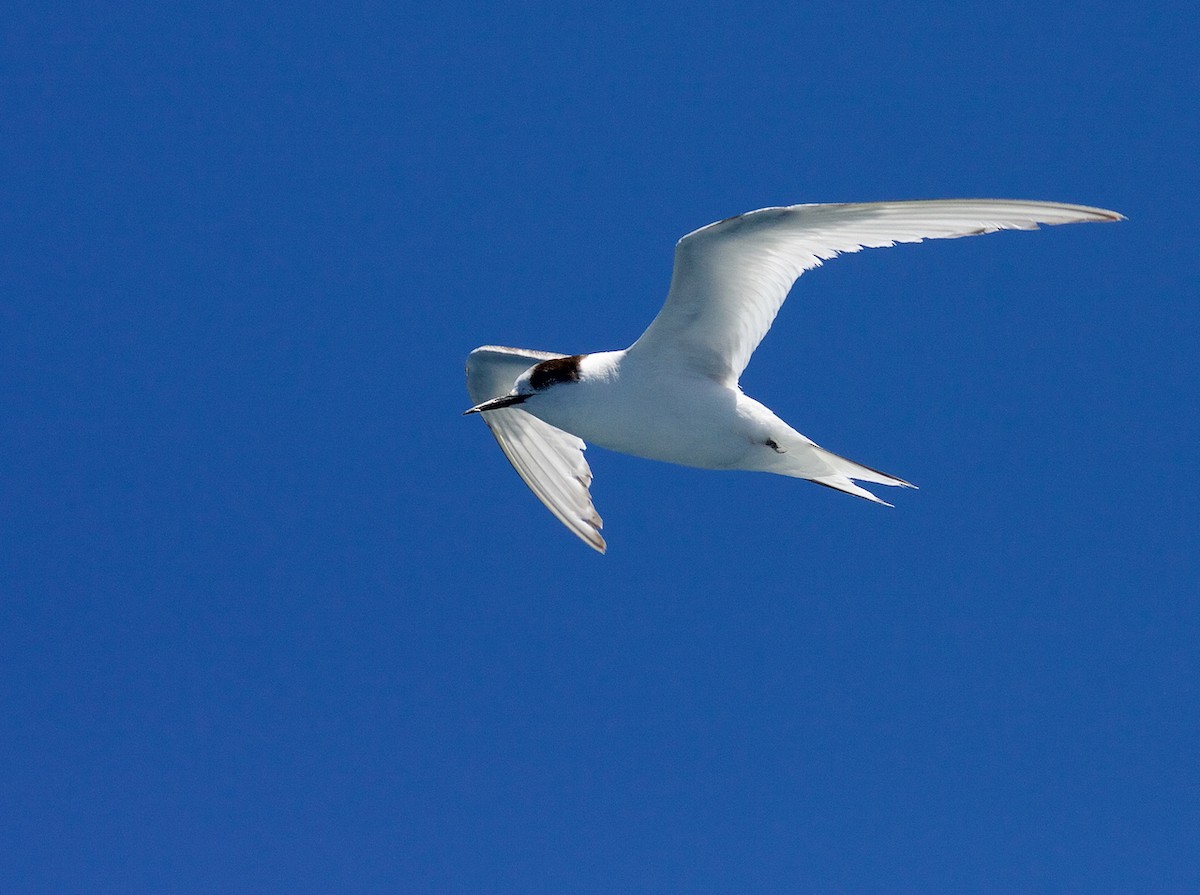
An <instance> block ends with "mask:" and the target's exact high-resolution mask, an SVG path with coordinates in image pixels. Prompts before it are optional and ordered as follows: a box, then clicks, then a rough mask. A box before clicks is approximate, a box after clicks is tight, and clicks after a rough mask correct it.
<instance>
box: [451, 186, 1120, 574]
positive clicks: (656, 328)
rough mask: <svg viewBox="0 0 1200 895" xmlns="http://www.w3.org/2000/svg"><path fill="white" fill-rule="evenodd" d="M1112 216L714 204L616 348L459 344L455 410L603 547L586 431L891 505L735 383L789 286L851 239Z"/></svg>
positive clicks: (1037, 209) (957, 203) (895, 238)
mask: <svg viewBox="0 0 1200 895" xmlns="http://www.w3.org/2000/svg"><path fill="white" fill-rule="evenodd" d="M1119 220H1123V217H1122V216H1121V215H1119V214H1117V213H1116V212H1114V211H1106V210H1105V209H1103V208H1089V207H1087V206H1083V205H1063V204H1061V203H1057V202H1027V201H1021V200H1012V199H940V200H927V201H914V202H869V203H861V204H828V205H791V206H788V207H784V208H761V209H759V210H757V211H750V212H747V213H746V214H740V215H737V216H736V217H731V218H726V219H725V220H723V221H718V222H717V223H715V224H709V225H708V226H707V227H701V228H700V229H699V230H696V231H694V232H692V233H689V234H688V235H687V236H685V237H683V238H682V239H681V240H679V242H678V243H677V244H676V246H675V268H674V271H673V272H672V275H671V287H670V290H669V291H668V292H667V300H666V302H665V303H664V304H663V307H662V310H660V311H659V312H658V316H657V317H655V318H654V320H653V322H651V324H650V326H649V328H648V329H647V330H646V331H645V332H644V333H642V335H641V338H639V339H638V340H637V341H636V342H634V343H633V345H631V346H630V347H629V348H626V349H625V350H623V351H601V352H597V353H594V354H572V355H563V354H554V353H551V352H546V351H533V350H530V349H526V348H503V347H500V346H496V345H486V346H484V347H482V348H476V349H475V350H474V351H472V352H471V354H470V355H469V356H468V358H467V392H468V393H469V394H470V397H471V400H472V401H474V402H475V406H474V407H472V408H471V409H470V410H467V411H466V413H478V414H480V415H482V416H483V418H484V421H485V422H486V423H487V424H488V427H489V428H490V429H491V431H492V434H493V435H494V436H495V437H496V441H497V442H499V444H500V448H501V450H503V451H504V454H505V456H507V457H508V459H509V461H510V462H511V463H512V465H513V467H514V468H515V469H516V470H517V472H518V473H520V475H521V478H522V479H524V480H525V484H527V485H528V486H529V488H530V490H532V491H533V493H534V494H536V495H537V496H538V499H539V500H541V501H542V503H544V504H545V505H546V507H547V508H548V509H549V510H550V512H551V513H553V514H554V515H555V516H556V517H558V519H559V520H560V521H561V522H562V523H563V524H564V525H565V526H567V528H569V529H570V530H571V531H572V532H574V533H575V534H576V535H577V536H578V537H579V538H581V539H582V540H583V541H584V542H585V543H587V544H588V545H589V546H591V547H592V548H594V549H596V550H598V551H600V552H601V553H603V552H604V551H605V543H604V538H603V537H601V535H600V528H601V520H600V516H599V515H598V514H597V513H596V509H595V507H594V506H593V505H592V499H591V494H590V491H589V486H590V485H591V481H592V472H591V469H590V468H589V467H588V464H587V461H586V460H585V459H584V457H583V451H584V449H585V447H586V445H585V442H591V443H592V444H596V445H600V446H601V447H604V448H608V449H609V450H614V451H620V452H622V453H626V454H632V455H634V456H635V457H646V458H648V459H651V460H662V461H665V462H667V463H678V464H680V465H683V466H695V467H700V468H702V469H744V470H752V471H757V472H773V473H776V474H778V475H785V476H792V477H793V478H801V479H808V480H809V481H812V482H816V483H817V484H819V485H825V486H827V487H829V488H836V489H837V490H839V491H845V492H846V493H847V494H854V495H856V496H858V497H862V498H865V499H867V500H872V501H875V502H876V503H881V504H885V506H891V504H886V503H885V502H884V501H882V500H880V499H879V498H878V497H876V496H875V495H874V494H872V493H871V492H870V491H868V490H867V489H865V488H862V487H860V486H859V485H857V484H855V482H856V481H858V482H869V483H873V484H877V485H893V486H897V487H902V488H911V487H914V486H913V485H911V484H909V483H908V482H906V481H904V480H903V479H900V478H897V477H896V476H893V475H888V474H887V473H884V472H880V471H879V470H877V469H872V468H871V467H869V466H863V465H861V464H859V463H855V462H854V461H853V460H848V459H846V458H845V457H839V456H838V455H837V454H834V453H831V452H830V451H827V450H825V449H824V448H821V447H819V446H817V444H816V443H814V442H813V441H812V440H811V439H809V438H806V437H805V436H803V435H801V434H800V433H799V432H797V431H796V430H795V429H793V428H792V427H791V426H789V425H788V424H787V423H785V422H784V421H783V420H781V419H780V418H779V417H777V416H776V415H775V414H774V413H773V412H772V411H771V410H770V409H769V408H767V407H765V406H763V405H762V404H760V403H759V402H758V401H755V400H754V399H753V398H750V397H748V396H747V395H745V394H743V393H742V390H741V388H739V386H738V378H739V377H740V376H741V374H742V370H744V369H745V367H746V364H747V363H749V361H750V355H752V354H753V353H754V349H755V348H757V347H758V343H759V342H761V341H762V338H763V336H765V335H766V333H767V330H768V329H770V327H771V323H772V321H773V320H774V319H775V315H776V314H777V313H778V312H779V309H780V307H781V306H782V305H783V301H784V299H785V298H787V295H788V291H789V290H790V289H791V288H792V284H793V283H795V282H796V280H797V279H798V278H799V277H800V275H801V274H802V273H804V271H806V270H811V269H813V268H815V267H818V266H819V265H820V264H821V262H823V261H828V260H829V259H830V258H833V257H835V256H837V255H840V254H842V253H844V252H857V251H858V250H859V249H864V248H881V247H885V246H892V245H895V244H896V243H900V242H921V241H922V240H925V239H954V238H956V237H959V236H976V235H979V234H982V233H993V232H995V231H997V230H1036V229H1037V228H1038V224H1071V223H1077V222H1081V221H1119Z"/></svg>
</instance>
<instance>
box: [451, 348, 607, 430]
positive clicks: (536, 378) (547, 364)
mask: <svg viewBox="0 0 1200 895" xmlns="http://www.w3.org/2000/svg"><path fill="white" fill-rule="evenodd" d="M586 356H587V355H585V354H573V355H570V356H569V357H555V358H551V359H550V360H544V361H542V362H541V363H540V364H534V365H533V366H532V367H530V368H529V369H528V370H526V371H525V372H524V373H522V374H521V375H520V376H519V377H517V382H516V384H515V385H514V386H513V387H512V390H511V391H510V392H509V393H508V394H507V395H501V396H500V397H499V398H492V399H491V400H490V401H484V402H483V403H482V404H476V405H475V406H474V407H472V408H471V409H470V410H465V411H463V416H466V415H467V414H468V413H483V412H485V411H488V410H500V409H501V408H503V407H513V406H515V405H517V404H524V403H525V402H526V401H528V400H529V399H530V398H532V397H533V396H534V395H538V394H542V393H544V392H546V391H547V390H548V389H552V388H554V387H555V386H559V385H563V384H564V383H568V382H578V381H579V364H580V361H582V360H583V359H584V358H585V357H586Z"/></svg>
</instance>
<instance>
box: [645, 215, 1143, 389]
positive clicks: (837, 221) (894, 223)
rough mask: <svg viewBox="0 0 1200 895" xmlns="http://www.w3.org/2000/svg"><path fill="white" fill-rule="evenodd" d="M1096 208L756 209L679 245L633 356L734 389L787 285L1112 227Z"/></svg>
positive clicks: (702, 230)
mask: <svg viewBox="0 0 1200 895" xmlns="http://www.w3.org/2000/svg"><path fill="white" fill-rule="evenodd" d="M1121 219H1122V217H1121V215H1119V214H1117V213H1116V212H1113V211H1107V210H1105V209H1103V208H1089V207H1086V206H1083V205H1063V204H1061V203H1057V202H1026V201H1020V200H1012V199H936V200H927V201H915V202H871V203H864V204H846V205H792V206H789V207H786V208H762V209H759V210H758V211H751V212H747V213H746V214H743V215H738V216H737V217H733V218H728V219H726V220H724V221H718V222H717V223H715V224H709V225H708V226H707V227H702V228H700V229H699V230H696V231H695V232H693V233H689V234H688V235H687V236H685V237H683V239H681V240H679V243H678V245H676V247H675V268H674V272H673V273H672V275H671V288H670V291H669V292H668V294H667V300H666V303H665V304H664V305H663V308H662V310H661V311H660V312H659V314H658V316H657V317H655V318H654V321H653V322H652V323H651V324H650V327H649V328H648V329H647V330H646V332H645V333H643V334H642V337H641V338H640V339H638V340H637V342H635V343H634V345H633V346H632V347H631V348H630V349H629V351H630V354H631V355H642V356H644V357H647V358H653V359H654V360H655V362H660V363H665V364H670V365H672V366H680V367H683V368H685V369H690V370H692V371H694V372H697V373H700V374H702V375H706V376H710V377H712V378H715V379H717V380H718V381H720V382H722V383H724V384H726V385H730V386H733V385H736V384H737V381H738V378H739V377H740V376H741V374H742V370H744V369H745V368H746V364H747V363H749V361H750V355H752V354H753V353H754V349H755V348H757V347H758V343H759V342H761V341H762V338H763V336H764V335H766V333H767V330H768V329H770V328H771V323H772V322H773V321H774V319H775V315H776V314H777V313H778V312H779V308H780V307H781V306H782V305H783V301H784V299H785V298H787V294H788V290H790V289H791V288H792V284H793V283H795V282H796V280H797V278H798V277H799V276H800V274H802V273H803V272H804V271H806V270H811V269H812V268H814V267H817V266H819V265H820V264H821V262H823V261H827V260H829V259H830V258H833V257H835V256H836V255H839V254H842V253H843V252H857V251H859V250H860V249H864V248H880V247H883V246H891V245H895V244H896V243H899V242H920V241H922V240H924V239H954V238H956V237H959V236H975V235H978V234H981V233H992V232H994V231H996V230H1036V229H1037V228H1038V224H1069V223H1075V222H1078V221H1118V220H1121Z"/></svg>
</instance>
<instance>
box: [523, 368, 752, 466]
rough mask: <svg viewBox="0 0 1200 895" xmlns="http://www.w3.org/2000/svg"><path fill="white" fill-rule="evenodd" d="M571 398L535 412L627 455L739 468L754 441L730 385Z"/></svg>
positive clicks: (696, 464)
mask: <svg viewBox="0 0 1200 895" xmlns="http://www.w3.org/2000/svg"><path fill="white" fill-rule="evenodd" d="M572 397H574V398H575V400H573V401H571V402H570V403H569V404H567V403H563V404H562V405H561V406H555V405H553V404H550V402H547V405H546V406H544V407H538V408H536V409H537V411H538V412H537V414H536V415H537V416H539V417H541V418H542V419H543V420H545V421H546V422H548V423H550V424H551V425H552V426H556V427H558V428H560V429H563V430H564V431H567V432H570V433H571V434H572V435H576V436H578V437H579V438H582V439H583V440H584V441H585V442H587V443H588V444H593V445H596V446H597V447H602V448H606V449H607V450H611V451H618V452H620V453H622V454H631V455H633V456H635V457H644V458H646V459H649V460H661V461H664V462H667V463H678V464H680V465H682V466H697V467H700V468H703V469H729V468H734V467H737V466H738V465H739V464H740V463H741V461H742V459H743V458H744V457H745V455H746V453H747V451H749V450H750V449H751V447H752V446H753V444H754V442H753V439H752V437H751V436H750V434H749V433H748V431H746V425H745V420H744V419H743V418H742V416H741V415H740V414H739V413H738V412H737V396H736V394H735V393H733V392H731V391H730V390H728V389H724V388H721V389H719V390H717V389H713V390H710V391H701V392H699V393H696V392H688V393H685V394H679V395H672V394H662V393H654V394H651V395H649V396H646V395H643V394H639V393H633V394H623V395H622V394H620V393H619V392H618V393H610V394H596V395H587V394H578V393H577V394H576V395H574V396H572ZM530 405H534V402H533V401H531V402H530ZM529 409H530V410H534V409H535V408H534V406H530V408H529Z"/></svg>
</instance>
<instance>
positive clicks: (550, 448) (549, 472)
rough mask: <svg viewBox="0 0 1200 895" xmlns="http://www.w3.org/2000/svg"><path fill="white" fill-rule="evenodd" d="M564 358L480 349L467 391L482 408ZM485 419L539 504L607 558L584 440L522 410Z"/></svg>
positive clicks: (471, 363) (471, 362)
mask: <svg viewBox="0 0 1200 895" xmlns="http://www.w3.org/2000/svg"><path fill="white" fill-rule="evenodd" d="M563 356H564V355H561V354H550V353H548V352H545V351H529V350H526V349H521V348H502V347H499V346H496V345H486V346H484V347H483V348H476V349H475V350H474V351H472V352H471V354H470V355H469V356H468V357H467V392H468V393H469V394H470V396H471V400H472V401H473V402H475V403H476V404H480V403H482V402H484V401H487V400H488V399H490V398H498V397H499V396H500V395H506V394H508V393H509V391H510V390H511V389H512V387H513V383H515V382H516V381H517V377H518V376H520V375H521V374H522V373H524V372H525V371H526V370H528V369H529V368H530V367H532V366H533V365H534V364H536V363H539V362H540V361H544V360H550V359H552V358H555V357H563ZM480 415H481V416H482V417H483V419H484V421H485V422H486V423H487V424H488V428H490V429H491V430H492V434H493V435H494V436H496V441H498V442H499V443H500V449H501V450H503V451H504V456H506V457H508V461H509V462H510V463H511V464H512V465H513V468H514V469H516V471H517V472H518V473H520V475H521V478H523V479H524V480H525V484H526V485H528V486H529V488H530V490H531V491H533V493H534V494H536V495H537V496H538V500H540V501H541V502H542V503H544V504H545V505H546V508H547V509H549V510H550V512H551V513H553V514H554V515H555V516H557V517H558V519H559V521H560V522H562V524H563V525H565V526H567V528H569V529H571V531H573V532H574V533H575V534H576V535H578V536H579V537H580V538H581V539H582V540H583V541H585V542H586V543H587V544H588V546H590V547H592V548H594V549H596V550H599V551H600V552H601V553H603V552H604V550H605V544H604V538H602V537H601V536H600V528H601V527H602V525H603V523H602V522H601V520H600V516H599V515H598V514H597V513H596V508H595V507H593V506H592V498H591V494H589V493H588V485H590V484H591V481H592V471H591V469H589V468H588V465H587V461H586V460H584V459H583V452H584V450H585V449H586V447H587V446H586V445H585V444H584V443H583V441H582V440H580V439H578V438H576V437H575V436H574V435H571V434H570V433H569V432H564V431H563V430H562V429H556V428H555V427H554V426H551V425H550V424H549V423H545V422H542V421H541V420H540V419H538V418H537V417H536V416H533V415H531V414H529V413H526V412H525V411H524V410H521V409H520V408H519V407H504V408H501V409H500V410H488V411H485V412H484V413H482V414H480Z"/></svg>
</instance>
